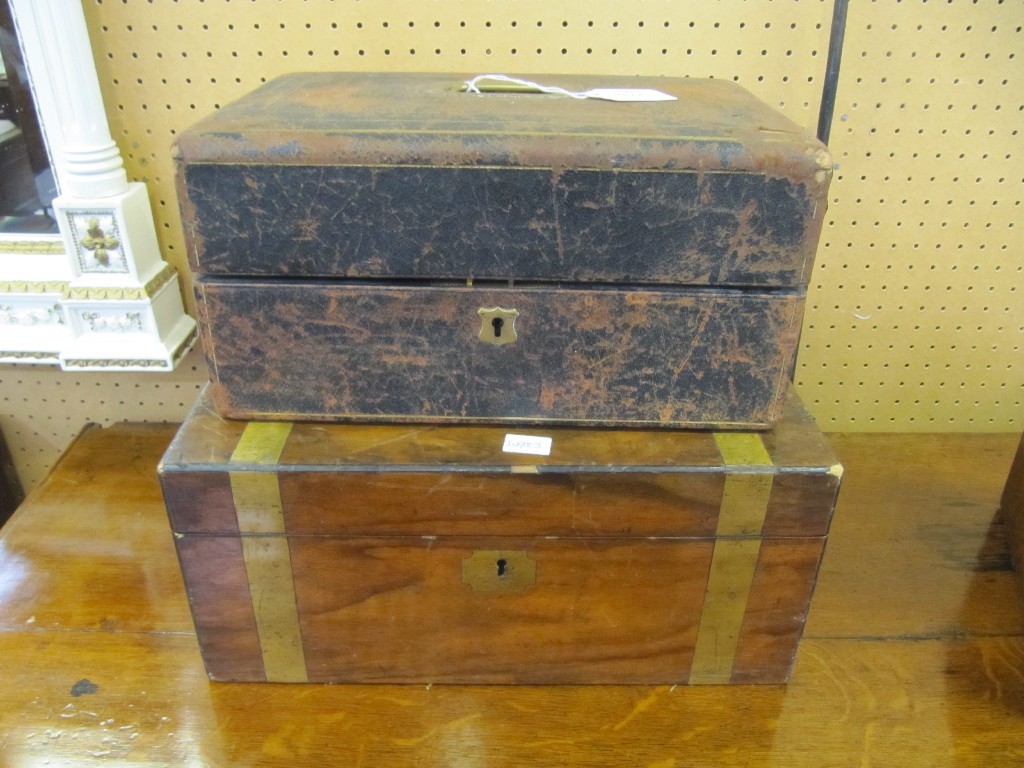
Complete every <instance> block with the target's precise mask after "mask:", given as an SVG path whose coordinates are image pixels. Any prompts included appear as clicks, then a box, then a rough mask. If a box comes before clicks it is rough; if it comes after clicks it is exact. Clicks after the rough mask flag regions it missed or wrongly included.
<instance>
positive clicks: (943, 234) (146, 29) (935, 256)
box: [0, 0, 1024, 486]
mask: <svg viewBox="0 0 1024 768" xmlns="http://www.w3.org/2000/svg"><path fill="white" fill-rule="evenodd" d="M83 2H84V7H85V11H86V17H87V20H88V24H89V29H90V35H91V38H92V41H93V47H94V53H95V58H96V64H97V69H98V72H99V77H100V84H101V88H102V89H103V94H104V98H105V100H106V103H107V111H108V114H109V117H110V124H111V132H112V133H113V136H114V139H115V140H116V141H117V142H118V143H119V145H120V147H121V151H122V154H123V155H124V157H125V165H126V167H127V170H128V175H129V177H130V178H132V179H134V180H141V181H145V182H146V183H147V184H148V186H149V192H150V197H151V198H152V201H153V207H154V211H155V215H156V220H157V229H158V232H159V236H160V243H161V247H162V249H163V253H164V257H165V258H166V259H167V260H168V261H169V262H170V263H172V264H173V265H175V266H176V267H177V268H178V270H179V272H181V273H182V274H183V275H186V274H187V273H188V268H187V265H186V261H185V254H184V246H183V241H182V234H181V228H180V220H179V217H178V210H177V202H176V198H175V193H174V185H173V168H172V164H171V158H170V146H171V143H172V142H173V140H174V137H175V135H176V134H177V133H178V132H179V131H181V130H182V129H184V128H185V127H187V126H188V125H190V124H191V123H193V122H194V121H196V120H197V119H199V118H200V117H202V116H203V115H205V114H208V113H210V112H212V111H213V110H215V109H217V108H219V107H220V106H221V105H222V104H226V103H227V102H229V101H231V100H233V99H235V98H237V97H239V96H241V95H242V94H244V93H246V92H248V91H250V90H252V89H253V88H255V87H256V86H258V85H259V84H260V83H262V82H264V81H265V80H267V79H270V78H272V77H274V76H276V75H279V74H283V73H286V72H291V71H298V70H350V71H370V70H407V71H413V70H418V71H448V72H458V73H469V74H475V73H483V72H504V73H509V74H526V75H528V74H537V73H560V72H564V73H595V74H644V75H667V76H677V77H678V76H693V77H717V78H728V79H732V80H736V81H737V82H739V83H741V84H742V85H744V86H745V87H747V88H748V89H749V90H751V91H753V92H754V93H755V94H756V95H757V96H759V97H760V98H761V99H763V100H764V101H766V102H767V103H768V104H770V105H772V106H774V107H776V108H777V109H779V110H780V111H782V112H783V113H784V114H786V115H787V116H788V117H790V118H791V119H793V120H794V121H796V122H797V123H799V124H801V125H803V126H804V127H806V128H807V129H808V130H809V131H812V132H813V130H814V129H815V126H816V123H817V116H818V108H819V102H820V98H821V90H822V79H823V73H824V69H825V59H826V54H827V51H828V34H829V28H830V24H831V19H832V3H831V2H830V1H827V0H789V1H787V2H783V1H782V0H718V2H704V3H681V2H671V1H670V0H650V1H648V2H643V3H621V2H609V0H591V2H588V3H566V2H550V0H547V1H546V2H538V1H537V0H521V2H517V3H500V2H481V1H480V0H473V1H472V2H469V1H468V0H461V1H454V0H453V1H449V2H440V1H436V2H429V1H428V0H415V2H411V1H410V0H394V1H393V2H388V3H383V2H365V1H363V2H360V0H336V1H335V0H264V1H263V2H257V1H256V0H148V1H147V0H83ZM1021 21H1022V17H1021V13H1020V5H1019V2H1017V0H1013V1H1012V2H1011V1H1007V2H1003V1H1002V0H973V2H972V0H854V2H853V3H851V7H850V9H849V18H848V24H847V32H846V44H845V46H844V54H843V63H842V70H841V76H840V83H839V91H838V97H837V101H836V110H835V118H834V122H833V128H832V137H831V141H830V147H831V149H832V151H833V154H834V156H835V159H836V163H837V169H836V174H835V178H834V182H833V185H832V190H831V194H830V198H831V200H830V210H829V213H828V216H827V219H826V224H825V228H824V231H823V234H822V244H821V247H820V249H819V254H818V261H817V266H816V272H815V274H814V276H813V278H812V285H811V289H810V293H809V298H808V309H807V315H806V319H805V325H804V336H803V340H802V344H801V350H800V355H799V358H798V365H797V369H796V383H797V386H798V388H799V390H800V392H801V394H802V395H803V397H804V399H805V401H807V403H808V405H809V406H810V407H811V409H812V411H813V412H814V414H815V416H816V417H817V419H818V421H819V424H820V425H821V426H822V428H823V429H825V430H829V431H838V430H854V431H858V430H887V431H925V430H954V431H982V430H985V431H1016V430H1019V429H1020V427H1021V424H1022V418H1021V414H1022V411H1024V408H1022V403H1021V400H1022V391H1024V365H1022V362H1021V355H1020V342H1021V338H1022V336H1024V308H1022V301H1021V289H1022V285H1024V267H1022V263H1024V259H1022V254H1021V245H1022V243H1021V238H1020V230H1019V228H1017V227H1015V219H1016V218H1018V217H1019V216H1020V212H1021V209H1020V200H1021V190H1022V186H1024V179H1022V176H1024V163H1022V153H1021V151H1020V146H1021V145H1020V138H1019V137H1018V136H1017V132H1018V127H1017V125H1018V124H1019V122H1020V120H1021V111H1022V103H1024V92H1022V91H1024V79H1022V71H1021V64H1020V61H1019V59H1018V58H1017V54H1016V52H1017V51H1018V50H1020V49H1021V48H1022V47H1024V46H1022V43H1024V37H1022V34H1021ZM186 294H189V291H188V290H186ZM187 300H188V301H191V296H190V295H188V296H187ZM0 377H2V382H0V406H2V409H3V410H2V412H0V417H2V422H0V423H2V426H3V428H4V430H5V432H6V433H7V435H8V441H9V443H10V444H11V448H12V451H13V453H14V455H15V461H16V463H17V465H18V468H19V471H20V472H21V475H22V479H23V482H24V483H25V484H26V485H28V486H31V485H33V484H34V483H35V482H36V481H37V480H38V479H39V478H40V477H41V476H42V475H43V474H44V473H45V471H46V470H47V468H48V467H49V466H50V465H51V464H52V463H53V461H54V460H55V459H56V457H57V456H58V455H59V453H60V451H61V450H63V448H64V447H65V446H66V445H67V443H68V442H70V439H71V438H72V436H73V435H74V434H75V433H77V432H78V431H79V429H80V428H81V426H82V425H83V424H84V423H85V422H86V421H89V420H92V421H98V422H100V423H108V422H111V421H117V420H121V419H137V420H178V419H180V418H182V416H183V415H184V413H185V411H186V410H187V408H188V406H189V404H190V403H191V402H192V400H193V399H194V398H195V395H196V394H197V392H198V391H199V388H200V387H201V385H202V382H203V381H205V378H206V369H205V366H204V364H203V362H202V359H201V356H200V355H198V354H196V353H193V354H192V355H190V356H189V357H188V358H187V359H186V360H185V362H184V363H183V364H182V366H181V367H180V368H179V370H178V371H176V372H175V373H173V374H138V375H118V374H91V375H83V374H73V373H62V372H59V371H56V370H52V369H44V368H32V367H14V366H6V367H0Z"/></svg>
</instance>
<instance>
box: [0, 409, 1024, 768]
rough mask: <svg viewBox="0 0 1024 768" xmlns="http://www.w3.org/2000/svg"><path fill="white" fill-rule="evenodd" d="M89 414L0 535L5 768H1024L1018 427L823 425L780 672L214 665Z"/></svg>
mask: <svg viewBox="0 0 1024 768" xmlns="http://www.w3.org/2000/svg"><path fill="white" fill-rule="evenodd" d="M173 432H174V428H173V427H169V426H168V427H159V426H140V425H134V426H123V427H114V428H109V429H104V430H99V429H91V430H89V431H87V432H86V433H85V434H84V435H83V436H82V437H81V439H80V440H79V441H78V442H77V443H76V444H75V445H74V446H73V448H72V449H71V451H70V453H69V454H68V456H67V457H66V458H65V459H64V460H63V461H62V463H61V464H60V465H59V466H58V468H57V469H56V470H55V471H54V473H53V474H51V476H50V477H49V478H48V479H47V480H46V481H45V482H44V483H43V484H42V485H41V486H40V487H39V488H38V489H37V490H36V491H34V492H33V493H32V494H31V496H30V498H29V500H28V501H27V502H26V503H25V504H24V505H23V506H22V507H21V508H20V509H19V511H18V512H17V513H16V514H15V515H14V517H13V518H12V519H11V521H10V522H9V523H8V524H7V525H6V526H5V527H4V528H3V530H2V532H0V679H2V680H3V685H0V765H4V766H5V768H6V767H8V766H10V767H11V768H23V767H27V766H41V765H48V766H76V767H79V766H83V767H86V768H88V767H90V766H102V765H132V766H186V765H187V766H228V765H230V766H304V765H309V766H323V765H361V766H371V765H372V766H377V765H383V766H451V765H459V766H487V767H488V768H489V767H490V766H494V765H518V766H526V765H536V766H545V767H548V766H554V765H579V766H644V767H645V768H682V767H683V766H691V765H714V766H779V767H780V768H820V767H821V766H830V767H832V766H837V767H839V768H846V767H847V766H849V767H850V768H863V767H864V766H928V767H929V768H932V767H938V768H942V767H944V766H950V767H951V768H952V767H956V768H965V767H966V768H974V766H977V767H978V768H992V767H993V766H1000V767H1001V766H1019V765H1024V615H1022V612H1021V610H1020V606H1019V603H1018V601H1017V595H1016V591H1015V585H1014V579H1013V576H1012V573H1011V572H1010V570H1009V559H1008V556H1007V550H1006V542H1005V537H1004V531H1003V526H1002V523H1001V521H1000V520H999V519H998V518H997V515H996V511H997V509H998V506H999V497H1000V494H1001V492H1002V489H1003V486H1004V483H1005V480H1006V476H1007V472H1008V470H1009V466H1010V461H1011V459H1012V457H1013V453H1014V450H1015V448H1016V445H1017V442H1018V439H1019V435H882V434H873V435H838V436H833V437H832V443H833V445H834V447H835V448H836V451H837V453H838V454H839V457H840V459H841V460H842V461H843V463H844V465H845V467H846V479H845V487H844V490H843V495H842V496H841V498H840V503H839V507H838V509H837V513H836V519H835V522H834V524H833V529H832V534H831V538H830V542H829V546H828V549H827V551H826V554H825V559H824V563H823V566H822V570H821V577H820V583H819V587H818V591H817V594H816V596H815V600H814V603H813V605H812V610H811V615H810V619H809V622H808V627H807V633H806V634H805V637H804V640H803V642H802V643H801V646H800V652H799V654H798V657H797V663H796V668H795V671H794V675H793V678H792V681H791V682H790V683H789V685H787V686H751V687H748V686H729V687H720V686H716V687H696V688H695V687H684V686H679V687H672V686H656V687H651V686H607V687H593V686H591V687H585V686H520V687H510V686H494V687H487V686H483V687H459V686H447V685H434V686H431V687H427V686H398V685H373V686H350V685H340V686H322V685H266V684H263V685H245V684H227V683H210V682H208V681H207V680H206V676H205V673H204V670H203V668H202V663H201V660H200V657H199V651H198V647H197V644H196V639H195V635H194V629H193V625H192V622H191V618H190V616H189V612H188V604H187V601H186V600H185V596H184V592H183V588H182V585H181V579H180V576H179V574H178V566H177V562H176V558H175V554H174V544H173V539H172V537H171V535H170V532H169V528H168V525H167V520H166V515H165V513H164V510H163V507H162V502H161V498H160V491H159V488H158V484H157V479H156V474H155V467H156V463H157V461H158V460H159V457H160V455H161V454H162V452H163V451H164V449H165V448H166V446H167V444H168V442H169V441H170V438H171V436H172V434H173Z"/></svg>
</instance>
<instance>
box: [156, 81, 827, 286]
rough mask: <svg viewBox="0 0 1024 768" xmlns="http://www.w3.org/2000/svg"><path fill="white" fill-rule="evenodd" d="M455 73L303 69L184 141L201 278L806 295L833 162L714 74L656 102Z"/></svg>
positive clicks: (661, 85) (187, 199) (676, 87)
mask: <svg viewBox="0 0 1024 768" xmlns="http://www.w3.org/2000/svg"><path fill="white" fill-rule="evenodd" d="M466 79H467V76H462V75H455V74H406V73H377V74H367V73H308V74H294V75H288V76H285V77H282V78H279V79H277V80H274V81H272V82H270V83H268V84H266V85H265V86H263V87H261V88H259V89H258V90H256V91H254V92H253V93H251V94H249V95H248V96H246V97H244V98H242V99H240V100H239V101H237V102H235V103H233V104H230V105H227V106H225V107H224V108H222V109H220V110H218V111H217V112H216V113H215V114H213V115H211V116H210V117H208V118H206V119H204V120H202V121H201V122H199V123H198V124H197V125H195V126H194V127H193V128H191V129H189V130H188V131H185V132H184V133H182V134H181V135H180V136H179V138H178V140H177V145H176V154H177V159H178V188H179V199H180V202H181V205H182V213H183V223H184V226H185V230H186V238H187V241H188V252H189V259H190V262H191V265H192V268H193V269H194V270H195V271H196V272H199V273H206V274H211V275H238V276H243V275H256V276H270V275H281V276H306V277H350V278H366V277H388V278H391V277H394V278H435V279H436V278H455V279H459V280H464V279H467V278H479V279H512V278H515V279H517V280H544V281H566V282H617V283H661V284H686V285H720V286H737V287H742V286H759V287H800V286H805V285H806V283H807V280H808V275H809V272H810V269H811V266H812V262H813V258H814V253H815V248H816V245H817V239H818V235H819V233H820V228H821V221H822V216H823V214H824V210H825V203H826V197H825V195H826V191H827V187H828V182H829V179H830V177H831V167H832V165H831V163H832V161H831V158H830V156H829V154H828V152H827V150H826V149H825V147H824V146H823V145H822V144H821V143H820V142H818V141H817V140H815V139H814V138H813V137H812V136H810V135H809V134H807V133H806V132H805V131H803V130H802V129H801V128H800V127H799V126H797V125H796V124H795V123H793V122H791V121H790V120H788V119H787V118H785V117H784V116H782V115H780V114H779V113H777V112H776V111H774V110H773V109H771V108H770V107H768V106H767V105H765V104H763V103H762V102H760V101H758V100H757V99H756V98H754V97H753V96H752V95H751V94H749V93H748V92H746V91H745V90H744V89H743V88H742V87H740V86H739V85H737V84H735V83H732V82H728V81H721V80H700V79H670V78H622V77H606V76H601V77H596V76H588V77H581V76H566V75H547V76H540V75H538V76H534V77H533V79H535V80H538V81H540V82H544V83H552V84H557V85H559V86H563V87H565V88H568V89H572V90H585V89H588V88H592V87H646V88H655V89H658V90H661V91H663V92H665V93H668V94H671V95H673V96H676V97H678V99H677V100H676V101H671V102H657V103H618V102H609V101H598V100H592V99H587V100H575V99H571V98H567V97H562V96H555V95H546V94H524V93H488V94H470V93H464V92H461V91H460V87H461V85H462V83H463V82H464V81H465V80H466Z"/></svg>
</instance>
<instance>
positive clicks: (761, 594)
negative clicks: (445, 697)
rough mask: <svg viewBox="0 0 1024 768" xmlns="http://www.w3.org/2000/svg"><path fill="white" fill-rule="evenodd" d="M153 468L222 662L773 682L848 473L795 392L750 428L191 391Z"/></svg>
mask: <svg viewBox="0 0 1024 768" xmlns="http://www.w3.org/2000/svg"><path fill="white" fill-rule="evenodd" d="M544 438H548V439H550V443H549V445H548V448H547V454H546V455H545V440H544ZM528 451H533V453H530V452H528ZM160 475H161V481H162V485H163V491H164V497H165V500H166V504H167V511H168V515H169V519H170V524H171V527H172V529H173V532H174V539H175V543H176V546H177V550H178V556H179V559H180V563H181V568H182V572H183V574H184V578H185V584H186V588H187V593H188V598H189V601H190V604H191V608H192V613H193V617H194V619H195V626H196V632H197V635H198V638H199V645H200V648H201V650H202V655H203V659H204V661H205V663H206V668H207V671H208V673H209V676H210V677H211V678H212V679H214V680H224V681H272V682H317V683H384V682H386V683H424V684H429V683H578V684H587V683H638V684H649V683H665V684H683V683H782V682H785V681H786V680H787V678H788V676H789V673H790V670H791V667H792V664H793V660H794V656H795V653H796V650H797V644H798V641H799V638H800V635H801V632H802V630H803V625H804V619H805V617H806V615H807V610H808V606H809V602H810V599H811V594H812V591H813V588H814V583H815V579H816V575H817V571H818V565H819V562H820V560H821V556H822V552H823V549H824V547H825V543H826V538H827V534H828V529H829V523H830V520H831V516H832V510H833V507H834V504H835V499H836V494H837V492H838V489H839V484H840V479H841V476H842V468H841V466H840V465H839V464H838V463H837V461H836V459H835V457H834V456H833V454H832V452H831V450H830V449H829V447H828V445H827V444H826V442H825V440H824V438H823V437H822V435H821V434H820V433H819V432H818V430H817V428H816V427H815V425H814V422H813V421H812V420H811V418H810V416H809V415H808V414H807V413H806V411H805V410H804V409H803V407H802V406H801V405H800V403H799V401H798V400H797V399H796V397H795V395H792V394H791V395H790V396H789V398H788V402H787V405H786V413H785V416H784V418H783V419H782V420H781V421H780V422H779V423H778V424H777V425H776V427H775V428H774V429H773V430H770V431H767V432H747V433H733V432H711V431H687V430H655V431H641V430H613V429H575V428H569V427H552V428H545V429H543V430H537V429H533V430H528V431H524V432H523V433H518V432H513V433H510V432H507V431H506V430H504V429H501V428H498V427H494V426H476V425H474V426H462V425H456V426H440V427H433V426H409V425H392V424H384V425H361V424H326V425H325V424H316V423H311V422H299V423H290V422H241V421H234V420H225V419H224V418H223V417H221V416H220V415H219V414H218V413H217V412H216V410H215V409H214V408H213V406H212V404H211V401H210V399H209V395H208V394H204V396H203V397H202V399H201V400H200V401H199V402H198V404H197V405H196V407H195V409H194V410H193V412H192V413H191V414H190V415H189V417H188V419H187V420H186V421H185V423H184V424H183V425H182V427H181V429H180V431H179V432H178V434H177V436H176V437H175V439H174V441H173V442H172V444H171V446H170V447H169V449H168V450H167V453H166V455H165V456H164V458H163V461H162V463H161V465H160Z"/></svg>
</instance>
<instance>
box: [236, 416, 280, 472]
mask: <svg viewBox="0 0 1024 768" xmlns="http://www.w3.org/2000/svg"><path fill="white" fill-rule="evenodd" d="M291 431H292V425H291V422H280V421H253V422H249V423H248V424H246V425H245V430H244V431H243V432H242V436H241V437H240V438H239V440H238V445H237V446H235V450H234V452H233V453H232V454H231V463H232V464H276V463H277V461H278V459H280V458H281V453H282V452H283V451H284V444H285V443H286V442H287V441H288V435H289V434H290V433H291Z"/></svg>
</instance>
